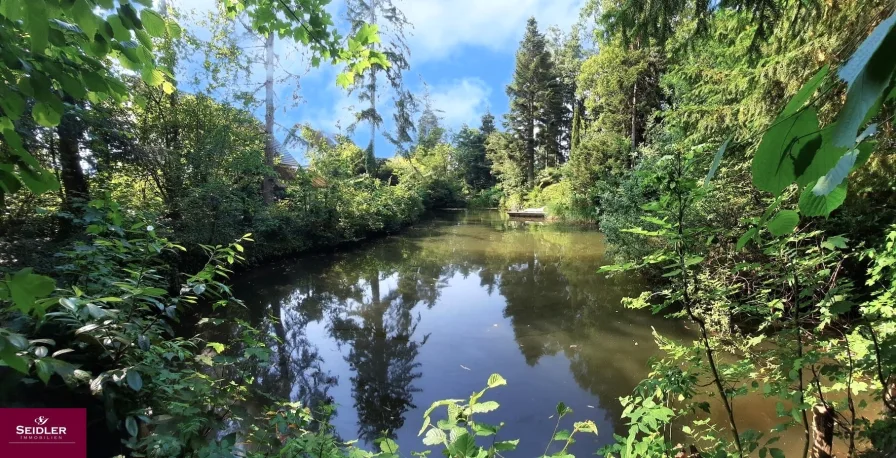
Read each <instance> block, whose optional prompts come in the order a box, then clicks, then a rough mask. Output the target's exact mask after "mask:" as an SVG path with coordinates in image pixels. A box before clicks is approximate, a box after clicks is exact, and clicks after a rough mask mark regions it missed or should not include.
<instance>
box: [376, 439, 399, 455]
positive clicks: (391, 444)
mask: <svg viewBox="0 0 896 458" xmlns="http://www.w3.org/2000/svg"><path fill="white" fill-rule="evenodd" d="M380 451H382V452H383V453H396V452H398V444H396V443H395V441H393V440H392V439H388V438H385V439H383V440H381V441H380Z"/></svg>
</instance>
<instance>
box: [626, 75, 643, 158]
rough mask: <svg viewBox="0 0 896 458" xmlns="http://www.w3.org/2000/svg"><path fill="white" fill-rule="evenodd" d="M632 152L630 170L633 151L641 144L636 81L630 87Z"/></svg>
mask: <svg viewBox="0 0 896 458" xmlns="http://www.w3.org/2000/svg"><path fill="white" fill-rule="evenodd" d="M631 118H632V120H631V121H632V127H631V129H632V131H631V138H632V152H631V156H629V158H628V161H627V162H628V167H629V168H631V167H632V166H633V165H634V162H635V161H634V155H635V150H636V149H638V145H639V144H641V132H640V123H639V122H638V80H637V78H636V79H635V84H634V85H633V87H632V112H631Z"/></svg>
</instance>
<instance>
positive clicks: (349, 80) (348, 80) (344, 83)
mask: <svg viewBox="0 0 896 458" xmlns="http://www.w3.org/2000/svg"><path fill="white" fill-rule="evenodd" d="M354 82H355V74H354V72H342V73H340V74H339V75H337V76H336V84H337V85H339V87H341V88H343V89H348V88H349V87H350V86H351V85H352V84H353V83H354Z"/></svg>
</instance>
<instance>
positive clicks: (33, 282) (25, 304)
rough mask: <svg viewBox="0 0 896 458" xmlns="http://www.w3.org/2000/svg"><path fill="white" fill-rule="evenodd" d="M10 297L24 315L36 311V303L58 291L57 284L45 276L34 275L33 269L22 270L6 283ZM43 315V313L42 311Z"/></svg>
mask: <svg viewBox="0 0 896 458" xmlns="http://www.w3.org/2000/svg"><path fill="white" fill-rule="evenodd" d="M6 288H7V289H8V290H9V294H10V297H11V298H12V301H13V303H14V304H15V305H16V308H18V309H19V310H20V311H21V312H22V313H26V314H27V313H31V312H32V311H35V302H36V301H37V299H41V298H44V297H47V296H49V295H50V293H52V292H53V290H54V289H56V282H55V281H54V280H53V279H52V278H50V277H45V276H43V275H37V274H34V273H32V271H31V269H30V268H29V269H22V270H20V271H18V272H16V273H15V275H13V276H12V277H10V278H9V280H7V281H6ZM40 314H42V311H40Z"/></svg>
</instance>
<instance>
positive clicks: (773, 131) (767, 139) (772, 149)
mask: <svg viewBox="0 0 896 458" xmlns="http://www.w3.org/2000/svg"><path fill="white" fill-rule="evenodd" d="M817 130H818V114H817V113H816V110H815V108H808V109H806V110H805V111H801V112H800V113H798V114H795V115H793V116H790V117H785V118H783V119H781V118H779V119H777V120H775V123H774V124H773V125H772V127H770V128H769V129H768V131H766V133H765V135H763V136H762V142H761V143H760V144H759V148H758V149H757V150H756V155H755V156H754V157H753V164H752V171H753V184H754V185H755V186H756V187H757V188H759V189H761V190H763V191H767V192H770V193H772V194H774V195H776V196H777V195H780V194H781V191H783V190H784V188H786V187H787V186H789V185H790V184H791V183H793V181H794V180H795V179H796V174H795V172H794V159H795V156H796V152H798V151H799V150H798V149H796V147H798V146H799V145H801V141H800V140H802V138H803V137H808V136H810V135H812V134H813V133H815V132H816V131H817ZM794 150H795V151H794Z"/></svg>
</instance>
